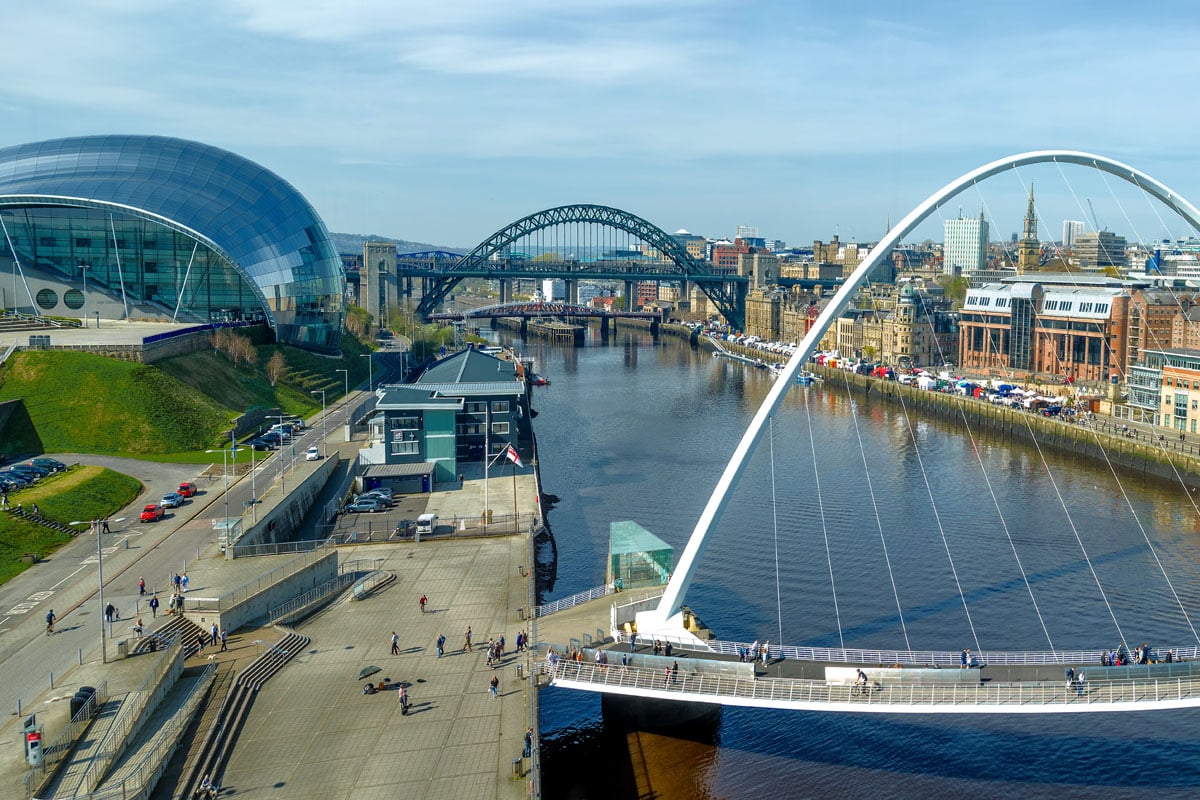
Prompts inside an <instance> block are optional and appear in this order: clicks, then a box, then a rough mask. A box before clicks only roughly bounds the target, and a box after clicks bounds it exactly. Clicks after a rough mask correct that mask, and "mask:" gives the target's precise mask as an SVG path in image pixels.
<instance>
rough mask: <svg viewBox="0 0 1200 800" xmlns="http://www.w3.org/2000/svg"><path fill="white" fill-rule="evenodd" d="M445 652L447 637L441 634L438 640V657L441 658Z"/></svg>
mask: <svg viewBox="0 0 1200 800" xmlns="http://www.w3.org/2000/svg"><path fill="white" fill-rule="evenodd" d="M445 650H446V637H445V636H443V635H442V634H440V633H439V634H438V638H437V657H438V658H441V657H442V653H444V652H445Z"/></svg>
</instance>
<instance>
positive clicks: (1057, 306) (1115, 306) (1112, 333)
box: [958, 273, 1140, 382]
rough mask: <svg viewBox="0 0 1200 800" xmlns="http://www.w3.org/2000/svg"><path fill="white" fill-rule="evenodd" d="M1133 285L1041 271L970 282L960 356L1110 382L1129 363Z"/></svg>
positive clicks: (964, 360) (966, 361) (971, 363)
mask: <svg viewBox="0 0 1200 800" xmlns="http://www.w3.org/2000/svg"><path fill="white" fill-rule="evenodd" d="M1135 288H1140V287H1139V286H1138V285H1136V284H1133V283H1132V282H1129V281H1120V280H1114V279H1106V278H1103V277H1097V278H1094V279H1091V280H1089V276H1081V275H1078V274H1066V275H1052V274H1048V273H1043V274H1037V276H1036V280H1033V279H1030V278H1028V277H1025V278H1015V279H1013V280H1012V281H1011V282H1009V283H1004V284H987V285H985V286H982V287H980V288H977V289H975V288H973V289H969V290H968V291H967V298H966V302H965V303H964V304H963V308H962V314H961V317H960V327H961V331H960V337H959V362H958V363H959V364H960V365H962V367H963V368H964V369H977V370H987V369H999V370H1008V371H1015V372H1022V373H1040V374H1049V375H1057V376H1061V377H1062V378H1063V379H1068V378H1069V379H1071V380H1076V381H1095V382H1100V381H1104V382H1107V381H1108V380H1109V379H1110V378H1111V376H1112V375H1114V374H1115V375H1122V374H1124V370H1125V365H1126V364H1127V358H1126V352H1127V349H1128V342H1129V337H1128V328H1129V306H1130V299H1131V293H1132V291H1133V290H1134V289H1135Z"/></svg>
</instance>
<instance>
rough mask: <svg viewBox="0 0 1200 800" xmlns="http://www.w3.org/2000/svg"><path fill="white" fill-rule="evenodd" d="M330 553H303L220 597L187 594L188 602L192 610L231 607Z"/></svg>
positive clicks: (322, 550)
mask: <svg viewBox="0 0 1200 800" xmlns="http://www.w3.org/2000/svg"><path fill="white" fill-rule="evenodd" d="M329 555H330V551H328V550H324V549H320V550H314V551H310V552H308V553H303V554H301V555H299V556H297V557H296V558H293V559H292V560H291V561H288V562H287V563H286V564H281V565H280V566H278V567H276V568H275V569H273V570H271V571H270V572H268V573H266V574H265V575H261V576H259V577H257V578H255V579H254V580H251V581H247V582H246V583H243V584H242V585H241V586H238V587H237V588H235V589H231V590H230V591H228V592H226V593H224V594H222V595H221V596H220V597H195V598H193V597H192V596H191V595H188V596H187V600H188V602H189V603H190V604H191V609H190V610H192V611H224V610H226V609H229V608H233V607H234V606H236V605H238V604H239V603H243V602H245V601H246V600H248V599H249V598H251V597H253V596H254V595H256V594H258V593H259V592H262V591H263V590H265V589H267V588H268V587H270V586H272V585H274V584H276V583H278V582H279V581H281V580H283V579H284V578H288V577H291V576H292V575H295V574H296V573H298V572H300V571H301V570H303V569H305V568H307V567H309V566H311V565H312V564H313V563H315V562H317V561H319V560H321V559H322V558H325V557H327V556H329Z"/></svg>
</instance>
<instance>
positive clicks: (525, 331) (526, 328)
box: [521, 317, 529, 339]
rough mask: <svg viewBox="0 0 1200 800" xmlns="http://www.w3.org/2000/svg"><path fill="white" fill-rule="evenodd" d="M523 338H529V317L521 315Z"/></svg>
mask: <svg viewBox="0 0 1200 800" xmlns="http://www.w3.org/2000/svg"><path fill="white" fill-rule="evenodd" d="M521 338H522V339H528V338H529V317H521Z"/></svg>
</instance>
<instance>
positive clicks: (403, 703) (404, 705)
mask: <svg viewBox="0 0 1200 800" xmlns="http://www.w3.org/2000/svg"><path fill="white" fill-rule="evenodd" d="M399 700H400V714H401V715H407V714H408V690H407V689H405V688H404V684H403V683H402V684H400V693H399Z"/></svg>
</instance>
